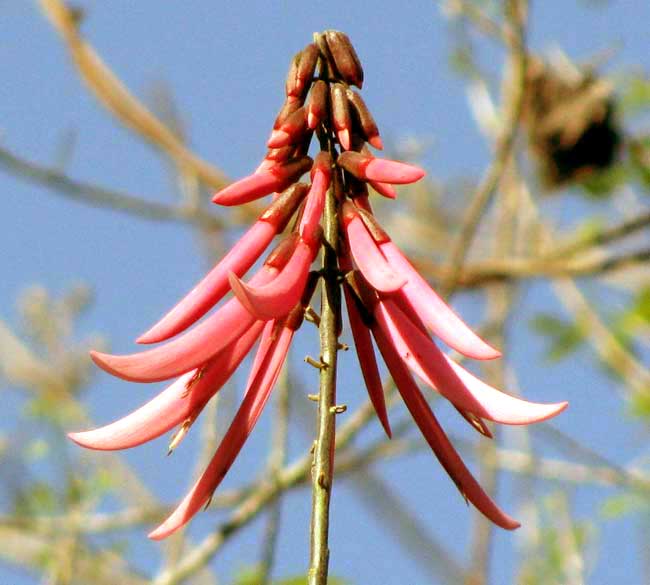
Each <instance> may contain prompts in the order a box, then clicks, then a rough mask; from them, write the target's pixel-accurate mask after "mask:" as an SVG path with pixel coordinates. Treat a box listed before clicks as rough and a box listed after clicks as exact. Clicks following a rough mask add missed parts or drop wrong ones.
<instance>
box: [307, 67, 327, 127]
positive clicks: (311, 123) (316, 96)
mask: <svg viewBox="0 0 650 585" xmlns="http://www.w3.org/2000/svg"><path fill="white" fill-rule="evenodd" d="M328 93H329V92H328V91H327V83H325V82H324V81H323V80H322V79H319V80H318V81H317V82H316V83H314V85H313V87H312V88H311V91H310V92H309V98H308V100H307V126H308V127H309V128H311V129H312V130H313V129H314V128H316V126H318V124H320V123H321V121H322V120H323V118H324V117H325V115H326V113H327V98H328V95H327V94H328Z"/></svg>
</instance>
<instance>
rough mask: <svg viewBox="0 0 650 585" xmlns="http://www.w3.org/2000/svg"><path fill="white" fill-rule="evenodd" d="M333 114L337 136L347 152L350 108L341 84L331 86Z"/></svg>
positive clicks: (350, 121) (348, 146)
mask: <svg viewBox="0 0 650 585" xmlns="http://www.w3.org/2000/svg"><path fill="white" fill-rule="evenodd" d="M330 98H331V112H332V121H333V122H334V128H335V129H336V135H337V136H338V139H339V143H340V144H341V146H342V147H343V148H344V149H345V150H349V149H350V144H351V142H350V126H351V125H352V120H351V118H350V108H349V104H348V98H347V96H346V95H345V86H344V85H343V84H341V83H333V84H332V85H331V86H330Z"/></svg>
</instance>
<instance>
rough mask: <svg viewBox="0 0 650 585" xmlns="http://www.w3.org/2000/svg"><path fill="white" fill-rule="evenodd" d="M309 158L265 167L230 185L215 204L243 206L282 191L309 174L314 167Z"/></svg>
mask: <svg viewBox="0 0 650 585" xmlns="http://www.w3.org/2000/svg"><path fill="white" fill-rule="evenodd" d="M312 162H313V161H312V159H311V158H309V157H308V156H304V157H301V158H295V159H289V160H287V161H284V162H282V163H280V164H273V165H270V166H266V165H264V163H263V165H262V166H261V167H260V168H259V169H258V170H257V171H256V172H255V173H253V174H252V175H248V176H247V177H244V178H243V179H240V180H239V181H235V182H234V183H232V184H230V185H228V186H227V187H226V188H225V189H222V190H221V191H219V192H218V193H216V194H215V195H214V197H213V198H212V201H213V203H217V204H219V205H228V206H231V205H242V204H244V203H248V202H250V201H254V200H255V199H259V198H260V197H264V196H265V195H268V194H269V193H273V192H274V191H282V190H283V189H284V188H285V187H287V186H288V185H290V184H291V183H293V182H295V181H296V180H298V179H299V178H300V176H301V175H303V174H304V173H305V172H307V171H308V170H309V169H310V168H311V165H312Z"/></svg>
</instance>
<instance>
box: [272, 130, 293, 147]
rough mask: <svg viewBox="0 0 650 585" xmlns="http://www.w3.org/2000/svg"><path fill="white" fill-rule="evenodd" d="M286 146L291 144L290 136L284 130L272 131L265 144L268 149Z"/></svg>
mask: <svg viewBox="0 0 650 585" xmlns="http://www.w3.org/2000/svg"><path fill="white" fill-rule="evenodd" d="M287 144H291V135H290V134H289V133H287V132H285V131H284V130H273V132H271V137H270V138H269V140H268V142H267V143H266V145H267V146H268V147H269V148H281V147H283V146H286V145H287Z"/></svg>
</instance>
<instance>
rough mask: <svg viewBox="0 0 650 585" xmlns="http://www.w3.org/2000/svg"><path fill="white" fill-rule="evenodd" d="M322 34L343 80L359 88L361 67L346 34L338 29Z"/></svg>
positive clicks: (361, 75)
mask: <svg viewBox="0 0 650 585" xmlns="http://www.w3.org/2000/svg"><path fill="white" fill-rule="evenodd" d="M324 35H325V41H326V42H327V48H328V49H329V51H330V54H331V55H332V60H333V61H334V65H335V67H336V69H337V70H338V72H339V73H340V75H341V77H342V78H343V80H344V81H345V82H346V83H348V84H350V85H356V86H357V87H358V88H359V89H361V87H362V86H363V68H362V67H361V62H360V61H359V57H358V56H357V52H356V51H355V50H354V47H353V46H352V43H351V42H350V39H349V38H348V36H347V35H346V34H345V33H342V32H340V31H338V30H328V31H325V33H324Z"/></svg>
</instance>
